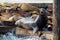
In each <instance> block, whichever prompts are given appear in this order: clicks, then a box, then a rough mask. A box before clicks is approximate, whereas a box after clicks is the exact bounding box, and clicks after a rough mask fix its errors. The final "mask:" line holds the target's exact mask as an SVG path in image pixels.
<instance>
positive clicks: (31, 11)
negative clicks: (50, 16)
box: [0, 3, 51, 33]
mask: <svg viewBox="0 0 60 40" xmlns="http://www.w3.org/2000/svg"><path fill="white" fill-rule="evenodd" d="M50 9H51V6H48V8H47V9H46V10H50ZM50 11H51V10H50ZM42 16H43V17H42ZM42 19H43V20H42ZM45 19H46V11H45V12H44V14H43V13H41V11H40V9H39V8H37V7H35V6H31V5H29V4H26V3H22V4H20V5H19V6H17V7H12V9H10V10H9V12H8V13H6V12H5V10H1V11H0V21H1V22H5V21H6V22H12V23H14V24H15V25H17V26H22V27H23V28H25V29H29V28H32V29H33V33H35V32H37V31H38V29H43V27H44V26H46V21H44V20H45ZM25 20H26V21H25ZM41 20H42V21H41ZM23 21H24V22H23ZM27 21H29V23H27V24H25V23H26V22H27ZM30 21H31V23H30ZM35 21H36V23H35ZM1 24H2V23H1ZM7 24H8V23H7ZM43 25H44V26H43ZM30 26H31V27H30Z"/></svg>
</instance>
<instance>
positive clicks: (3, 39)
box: [0, 33, 42, 40]
mask: <svg viewBox="0 0 60 40" xmlns="http://www.w3.org/2000/svg"><path fill="white" fill-rule="evenodd" d="M0 40H42V39H41V38H40V37H38V36H37V37H31V36H26V37H22V36H20V37H17V36H15V35H13V34H12V33H7V34H4V35H1V36H0Z"/></svg>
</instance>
